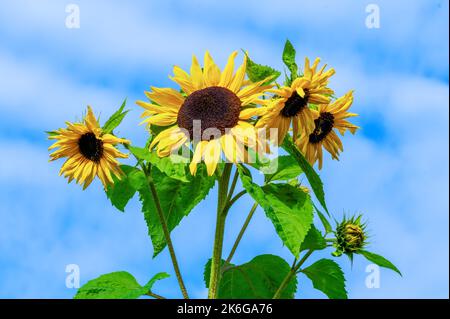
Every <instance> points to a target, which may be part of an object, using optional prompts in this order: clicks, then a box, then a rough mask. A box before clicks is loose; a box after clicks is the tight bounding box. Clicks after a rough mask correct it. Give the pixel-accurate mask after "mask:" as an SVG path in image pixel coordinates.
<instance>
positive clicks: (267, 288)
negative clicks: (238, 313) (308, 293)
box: [218, 255, 297, 299]
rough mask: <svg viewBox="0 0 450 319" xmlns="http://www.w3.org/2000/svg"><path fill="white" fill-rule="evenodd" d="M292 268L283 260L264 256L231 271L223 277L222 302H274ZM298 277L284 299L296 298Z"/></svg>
mask: <svg viewBox="0 0 450 319" xmlns="http://www.w3.org/2000/svg"><path fill="white" fill-rule="evenodd" d="M290 269H291V267H290V266H289V264H288V263H287V262H286V261H285V260H283V259H282V258H280V257H278V256H274V255H260V256H257V257H255V258H253V259H252V260H251V261H250V262H248V263H246V264H243V265H240V266H235V267H231V268H229V269H227V270H225V271H224V272H223V274H222V279H221V281H220V285H219V291H218V297H219V298H221V299H248V298H250V299H270V298H272V297H273V295H274V294H275V292H276V291H277V289H278V287H280V285H281V283H282V282H283V280H284V278H285V277H286V275H287V274H288V273H289V271H290ZM296 290H297V277H296V276H294V277H293V278H292V280H291V281H289V283H288V285H287V286H286V288H285V289H284V291H283V292H282V294H281V298H283V299H288V298H289V299H290V298H293V297H294V294H295V291H296Z"/></svg>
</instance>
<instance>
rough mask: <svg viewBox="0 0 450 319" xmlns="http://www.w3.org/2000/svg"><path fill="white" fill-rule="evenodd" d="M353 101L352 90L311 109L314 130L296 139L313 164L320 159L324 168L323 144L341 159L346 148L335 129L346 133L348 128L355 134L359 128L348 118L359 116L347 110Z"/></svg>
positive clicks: (320, 166) (334, 157)
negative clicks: (340, 156)
mask: <svg viewBox="0 0 450 319" xmlns="http://www.w3.org/2000/svg"><path fill="white" fill-rule="evenodd" d="M352 103H353V91H350V92H348V93H347V94H345V95H344V96H342V97H340V98H339V99H337V100H336V101H334V102H333V103H330V104H320V105H319V107H318V110H317V111H316V110H311V111H312V113H313V114H314V126H315V127H314V131H313V132H312V133H310V134H307V133H306V132H303V133H302V136H301V137H300V138H299V139H297V140H296V144H297V146H298V148H299V149H300V150H301V151H302V153H303V154H304V155H305V157H306V159H307V160H308V161H309V163H311V165H313V164H314V163H315V162H316V161H319V169H321V168H322V162H323V154H322V146H323V147H324V148H325V149H326V150H327V151H328V152H329V153H330V154H331V156H332V158H333V159H336V160H339V153H340V152H342V151H343V150H344V147H343V145H342V141H341V140H340V139H339V136H338V135H337V134H336V132H335V131H334V129H337V130H338V131H339V133H340V134H341V135H344V133H345V131H347V130H349V131H350V132H351V133H352V134H355V132H356V130H357V129H358V128H359V127H358V126H356V125H353V124H352V123H350V122H349V121H348V120H347V118H349V117H354V116H357V114H355V113H349V112H347V111H348V109H349V108H350V106H351V105H352Z"/></svg>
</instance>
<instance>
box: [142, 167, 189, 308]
mask: <svg viewBox="0 0 450 319" xmlns="http://www.w3.org/2000/svg"><path fill="white" fill-rule="evenodd" d="M141 167H142V170H143V171H144V174H145V176H146V177H147V182H148V183H147V184H148V187H149V190H150V193H151V194H152V197H153V200H154V201H155V206H156V212H157V213H158V217H159V221H160V223H161V227H162V229H163V233H164V238H165V240H166V243H167V248H168V249H169V254H170V258H171V259H172V264H173V269H174V270H175V275H176V277H177V280H178V284H179V286H180V290H181V293H182V294H183V297H184V299H189V295H188V293H187V290H186V286H185V285H184V282H183V277H182V276H181V272H180V267H179V266H178V261H177V256H176V255H175V249H174V248H173V244H172V239H171V238H170V231H169V227H168V226H167V222H166V218H165V217H164V213H163V210H162V208H161V203H160V201H159V197H158V192H157V191H156V187H155V183H154V182H153V178H152V176H151V174H150V172H149V171H148V170H147V169H146V167H145V166H144V165H143V164H141Z"/></svg>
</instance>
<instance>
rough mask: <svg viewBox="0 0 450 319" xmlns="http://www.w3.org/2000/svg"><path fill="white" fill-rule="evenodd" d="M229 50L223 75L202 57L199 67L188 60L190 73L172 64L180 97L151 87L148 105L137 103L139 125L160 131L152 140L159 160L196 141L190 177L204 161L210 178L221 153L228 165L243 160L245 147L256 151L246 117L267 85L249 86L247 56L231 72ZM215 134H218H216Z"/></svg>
mask: <svg viewBox="0 0 450 319" xmlns="http://www.w3.org/2000/svg"><path fill="white" fill-rule="evenodd" d="M236 56H237V51H235V52H233V53H232V54H231V55H230V56H229V58H228V62H227V64H226V66H225V68H224V70H223V71H221V70H220V69H219V67H218V66H217V65H216V64H215V63H214V61H213V59H212V58H211V56H210V54H209V53H208V52H206V53H205V57H204V65H203V68H202V67H201V66H200V64H199V62H198V60H197V58H196V57H195V56H193V58H192V66H191V68H190V74H189V73H187V72H185V71H183V70H182V69H181V68H179V67H178V66H175V67H174V70H173V71H174V76H173V77H171V79H172V80H173V81H174V82H176V83H177V84H178V85H179V86H180V87H181V90H182V93H180V92H179V91H177V90H175V89H172V88H156V87H151V89H152V91H151V92H145V94H146V96H147V97H148V99H149V100H150V102H144V101H137V102H136V103H137V104H138V105H140V106H142V107H143V108H144V109H145V110H144V112H143V114H142V117H146V118H145V119H144V121H143V122H142V123H147V124H148V125H156V126H163V127H166V129H164V130H163V131H162V132H160V133H159V134H158V135H157V136H156V137H155V138H154V140H153V141H152V143H151V145H150V149H153V148H155V147H156V150H157V154H158V156H160V157H165V156H169V155H170V154H171V153H172V152H174V151H175V150H177V149H179V147H181V146H182V145H184V144H185V143H187V142H188V141H194V142H195V141H196V140H197V141H198V142H197V143H196V145H195V148H194V155H193V159H192V161H191V163H190V166H189V168H190V171H191V174H193V175H195V173H196V171H197V164H198V163H200V162H201V161H202V160H203V161H204V162H205V164H206V167H207V172H208V174H209V175H212V174H214V171H215V170H216V167H217V164H218V162H219V161H220V158H221V154H222V152H223V154H224V155H225V157H226V159H227V160H228V161H229V162H233V163H236V162H244V161H245V160H246V156H247V153H246V148H247V147H252V148H254V147H256V145H257V143H258V141H259V140H258V137H257V134H256V129H255V127H254V126H253V125H252V124H250V122H249V119H250V118H252V117H254V116H258V115H260V112H261V108H256V107H254V106H255V103H261V100H260V97H261V96H262V95H263V94H264V92H265V91H266V90H268V89H270V88H271V87H272V85H265V84H264V83H266V82H267V80H268V79H264V80H262V81H259V82H255V83H250V82H248V81H246V80H245V74H246V67H247V57H246V56H245V57H244V62H243V63H242V65H240V66H239V68H238V69H237V71H236V73H234V60H235V58H236ZM217 133H219V134H217Z"/></svg>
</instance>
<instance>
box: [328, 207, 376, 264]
mask: <svg viewBox="0 0 450 319" xmlns="http://www.w3.org/2000/svg"><path fill="white" fill-rule="evenodd" d="M361 218H362V215H359V216H357V217H355V216H353V217H352V218H350V219H347V218H345V217H344V219H343V221H342V222H341V223H339V224H338V225H337V227H336V231H335V235H336V240H335V243H334V247H335V248H336V251H335V252H334V253H333V255H334V256H340V255H342V254H347V255H351V254H353V253H357V252H358V251H360V250H362V249H363V248H364V247H365V246H366V245H367V237H368V236H367V234H366V224H364V223H362V222H361Z"/></svg>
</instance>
